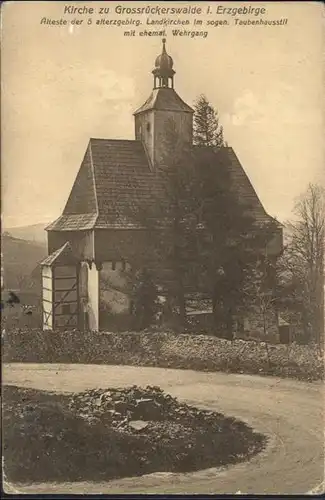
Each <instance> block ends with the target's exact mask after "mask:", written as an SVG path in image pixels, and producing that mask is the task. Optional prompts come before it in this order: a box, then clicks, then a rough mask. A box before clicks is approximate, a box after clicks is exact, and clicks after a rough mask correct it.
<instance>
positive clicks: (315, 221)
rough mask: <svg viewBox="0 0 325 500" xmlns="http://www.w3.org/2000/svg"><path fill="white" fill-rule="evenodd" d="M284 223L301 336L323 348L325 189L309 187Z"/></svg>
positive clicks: (289, 267)
mask: <svg viewBox="0 0 325 500" xmlns="http://www.w3.org/2000/svg"><path fill="white" fill-rule="evenodd" d="M295 215H296V217H297V220H296V221H294V222H291V223H289V224H288V229H289V243H288V248H287V260H286V261H287V265H288V269H289V272H290V274H291V280H292V281H293V282H294V283H295V284H296V295H300V299H301V304H302V307H303V311H302V312H303V326H304V330H305V335H306V336H307V338H308V339H309V340H311V341H314V342H317V344H318V345H319V346H321V347H323V341H324V237H325V232H324V228H325V224H324V220H325V190H324V189H323V188H322V187H321V186H318V185H315V184H310V185H309V186H308V189H307V190H306V192H305V193H304V194H303V195H302V196H301V197H300V198H299V199H298V201H297V203H296V205H295Z"/></svg>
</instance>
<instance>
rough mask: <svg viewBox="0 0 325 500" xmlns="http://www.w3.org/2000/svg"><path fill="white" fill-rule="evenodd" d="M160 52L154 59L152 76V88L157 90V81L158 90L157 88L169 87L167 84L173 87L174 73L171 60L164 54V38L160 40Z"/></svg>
mask: <svg viewBox="0 0 325 500" xmlns="http://www.w3.org/2000/svg"><path fill="white" fill-rule="evenodd" d="M162 43H163V46H162V52H161V54H160V55H159V56H158V57H157V58H156V61H155V68H154V70H153V72H152V73H153V75H154V88H157V81H158V88H159V87H167V88H168V87H169V84H170V85H171V87H172V88H173V86H174V74H175V71H174V70H173V64H174V63H173V59H172V58H171V57H170V56H169V55H168V54H167V52H166V46H165V44H166V38H163V39H162Z"/></svg>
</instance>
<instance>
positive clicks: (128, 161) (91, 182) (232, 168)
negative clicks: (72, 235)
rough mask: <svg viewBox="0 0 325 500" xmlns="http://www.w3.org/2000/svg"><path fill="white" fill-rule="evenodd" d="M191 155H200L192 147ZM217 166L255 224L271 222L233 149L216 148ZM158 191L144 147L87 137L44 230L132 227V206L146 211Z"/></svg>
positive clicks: (136, 225)
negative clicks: (56, 213)
mask: <svg viewBox="0 0 325 500" xmlns="http://www.w3.org/2000/svg"><path fill="white" fill-rule="evenodd" d="M193 153H194V155H195V156H199V155H201V154H202V148H201V147H194V148H193ZM211 154H212V155H214V156H215V161H216V166H217V165H218V163H219V162H225V164H226V166H227V168H228V169H229V172H230V176H231V179H232V181H233V187H234V189H235V190H236V192H237V193H238V196H239V198H240V199H241V200H242V201H243V202H244V203H245V204H246V205H249V206H250V209H251V211H252V213H253V214H254V217H255V218H256V220H257V221H267V220H270V216H269V215H268V214H267V213H266V212H265V210H264V208H263V206H262V204H261V202H260V200H259V198H258V196H257V194H256V192H255V190H254V188H253V186H252V184H251V182H250V180H249V178H248V176H247V175H246V173H245V171H244V169H243V167H242V166H241V164H240V162H239V160H238V158H237V156H236V154H235V153H234V151H233V149H232V148H229V147H225V148H221V149H220V150H218V151H217V152H213V151H212V150H211ZM161 193H162V179H161V178H160V177H159V174H157V173H154V172H153V171H152V170H151V169H150V164H149V161H148V158H147V156H146V152H145V150H144V147H143V144H142V143H141V142H140V141H134V140H111V139H91V140H90V142H89V145H88V148H87V151H86V154H85V156H84V159H83V162H82V164H81V167H80V170H79V172H78V174H77V177H76V180H75V182H74V185H73V188H72V191H71V193H70V196H69V199H68V201H67V204H66V206H65V208H64V211H63V214H62V215H61V217H59V218H58V219H57V220H56V221H55V222H53V223H52V224H50V225H49V226H48V227H47V230H49V231H75V230H77V231H81V230H90V229H95V228H96V229H132V228H133V229H136V228H139V227H141V226H140V225H139V223H137V221H136V218H135V217H134V215H133V212H132V210H133V208H134V207H139V206H141V207H142V208H143V209H146V208H147V207H149V206H150V204H152V203H155V202H157V198H159V197H160V196H161Z"/></svg>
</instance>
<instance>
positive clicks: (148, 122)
mask: <svg viewBox="0 0 325 500" xmlns="http://www.w3.org/2000/svg"><path fill="white" fill-rule="evenodd" d="M154 126H155V120H154V114H153V112H152V111H148V112H146V113H140V114H139V115H136V116H135V138H136V140H137V141H142V142H143V143H144V145H145V148H146V151H147V153H148V156H149V158H150V160H151V162H153V156H154Z"/></svg>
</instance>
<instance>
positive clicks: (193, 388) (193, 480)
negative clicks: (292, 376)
mask: <svg viewBox="0 0 325 500" xmlns="http://www.w3.org/2000/svg"><path fill="white" fill-rule="evenodd" d="M3 384H14V385H19V386H24V387H34V388H37V389H45V390H49V391H59V392H72V391H80V390H84V389H87V388H92V387H122V386H125V385H133V384H137V385H148V384H149V385H159V386H160V387H162V388H163V389H165V390H166V391H167V392H169V393H170V394H172V395H173V396H176V397H178V398H179V399H180V400H183V401H186V402H187V403H191V404H193V405H196V406H199V407H202V408H209V409H211V410H216V411H219V412H222V413H225V414H227V415H229V416H235V417H237V418H240V419H242V420H244V421H246V422H247V423H248V424H249V425H251V426H252V427H254V428H255V429H256V430H259V431H262V432H263V433H265V434H268V435H269V437H270V444H269V446H268V448H267V449H266V450H265V451H264V452H263V453H261V454H260V455H258V456H256V457H255V458H253V459H252V460H251V461H250V462H249V463H244V464H240V465H236V466H231V467H229V468H226V469H209V470H205V471H200V472H195V473H190V474H170V473H166V474H162V473H159V474H151V475H147V476H142V477H141V478H135V479H134V478H130V479H129V478H128V479H121V480H114V481H111V482H108V483H62V484H33V485H28V486H27V485H21V484H20V485H8V487H7V491H8V492H9V491H10V490H11V492H12V489H15V490H16V491H17V492H20V493H34V492H35V493H54V492H55V493H63V494H64V493H93V494H94V493H106V494H114V493H129V494H132V493H170V494H176V493H182V494H186V493H187V494H191V493H192V494H198V493H201V494H202V493H206V494H217V493H220V494H221V493H228V494H233V493H236V492H240V493H246V494H254V493H255V494H267V493H269V494H303V493H309V492H312V491H313V490H315V488H316V490H315V493H321V492H323V491H324V489H325V488H323V487H322V486H321V484H322V483H323V481H324V390H323V384H321V383H313V384H307V383H302V382H295V381H293V380H285V379H278V378H266V377H258V376H249V375H232V374H223V373H200V372H194V371H188V370H186V371H185V370H167V369H160V368H142V367H139V368H138V367H129V366H103V365H46V364H44V365H40V364H37V365H36V364H18V363H15V364H10V365H5V366H4V367H3Z"/></svg>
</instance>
